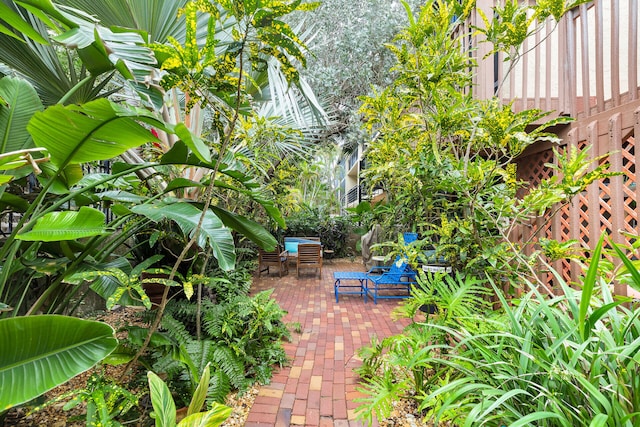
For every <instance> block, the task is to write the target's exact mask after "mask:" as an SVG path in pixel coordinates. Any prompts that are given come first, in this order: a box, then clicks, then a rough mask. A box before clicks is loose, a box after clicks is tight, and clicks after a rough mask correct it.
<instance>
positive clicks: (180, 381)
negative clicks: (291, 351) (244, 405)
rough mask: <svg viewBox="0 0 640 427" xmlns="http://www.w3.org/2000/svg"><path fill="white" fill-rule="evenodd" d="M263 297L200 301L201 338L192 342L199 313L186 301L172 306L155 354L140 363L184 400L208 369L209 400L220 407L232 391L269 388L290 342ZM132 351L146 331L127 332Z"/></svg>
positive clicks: (267, 297) (276, 308)
mask: <svg viewBox="0 0 640 427" xmlns="http://www.w3.org/2000/svg"><path fill="white" fill-rule="evenodd" d="M270 295H271V293H270V292H261V293H259V294H257V295H255V296H253V297H249V296H247V295H245V294H244V293H240V294H238V295H235V296H231V295H228V296H227V297H226V298H227V299H226V300H224V301H218V302H217V303H215V304H214V303H212V302H210V301H206V300H205V301H203V302H202V313H203V315H202V336H201V338H200V339H199V340H197V339H196V333H197V308H196V306H195V305H194V304H192V303H189V302H187V301H176V302H172V303H170V304H169V305H168V306H167V312H166V314H165V316H164V318H163V319H162V331H161V332H157V333H155V334H154V336H153V337H152V340H151V348H152V349H153V351H152V353H151V354H150V357H149V358H146V359H143V360H142V361H143V363H145V365H146V366H147V367H149V368H153V370H155V371H159V372H166V373H167V375H168V378H167V382H168V383H169V384H170V385H171V387H172V389H173V390H176V391H179V393H178V394H180V395H182V396H186V395H188V394H189V393H190V392H192V391H193V387H195V384H196V383H195V381H196V379H197V378H198V377H199V375H200V373H201V372H202V370H203V369H204V367H205V365H206V364H210V365H211V368H212V381H211V384H210V385H209V394H208V399H209V400H210V401H217V402H224V399H225V397H226V396H227V394H228V393H229V391H230V390H232V389H233V390H241V391H243V390H246V389H247V387H249V386H250V385H251V384H252V383H254V382H260V383H267V382H268V381H269V380H270V379H271V374H272V369H273V366H274V365H280V366H281V365H283V364H285V363H286V362H287V357H286V353H285V352H284V349H283V347H282V343H281V340H282V339H288V338H289V331H288V329H287V327H286V325H285V324H284V323H283V322H282V318H283V317H284V314H285V313H284V312H283V311H282V309H281V308H280V307H279V306H278V305H277V303H276V302H275V301H274V300H273V299H272V298H271V297H270ZM128 330H129V342H130V344H131V345H133V347H138V346H139V345H141V344H142V339H143V337H144V333H145V332H144V331H142V330H138V329H137V328H128Z"/></svg>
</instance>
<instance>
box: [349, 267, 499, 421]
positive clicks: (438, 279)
mask: <svg viewBox="0 0 640 427" xmlns="http://www.w3.org/2000/svg"><path fill="white" fill-rule="evenodd" d="M487 293H488V292H487V289H486V286H485V284H484V283H482V282H481V281H479V280H478V279H477V278H474V277H463V276H462V275H460V274H456V275H445V274H443V273H439V274H424V273H422V272H421V273H420V275H419V278H418V285H417V286H416V287H414V289H413V290H412V298H410V299H408V300H406V301H403V303H402V304H401V305H400V306H398V308H397V309H395V310H394V312H393V315H394V316H395V317H407V318H411V319H413V321H414V323H412V324H411V325H409V326H408V327H407V328H405V330H404V331H403V333H402V334H399V335H394V336H391V337H387V338H385V339H384V340H382V341H380V342H378V341H377V340H374V341H372V343H371V345H370V346H368V347H365V348H363V349H361V350H360V352H359V355H360V356H361V357H362V358H363V362H362V366H361V367H360V368H359V369H358V373H359V374H360V375H361V376H362V377H363V378H364V379H365V381H364V385H363V386H362V387H361V388H360V391H361V392H363V393H365V394H366V395H367V397H366V398H364V399H362V400H361V402H363V403H362V405H361V406H360V407H359V408H358V416H359V418H361V419H363V420H365V421H367V422H368V423H371V422H372V420H373V418H372V417H373V415H374V414H376V415H377V416H378V419H384V418H386V417H389V415H390V410H391V408H392V406H391V402H393V401H395V400H398V399H401V398H414V399H416V400H418V402H421V399H422V398H423V396H425V395H426V394H428V393H430V392H431V391H432V390H433V389H434V387H437V386H438V385H439V384H440V381H441V379H442V378H447V376H448V372H449V370H450V368H449V367H448V366H447V364H446V363H445V362H437V361H434V360H435V358H436V357H437V356H438V355H443V354H445V353H446V352H447V348H448V347H449V345H450V343H451V342H458V339H459V334H458V332H457V329H463V330H467V331H475V332H476V333H479V334H482V333H484V332H485V331H486V330H487V326H486V325H487V324H488V323H491V322H493V321H494V320H493V319H492V318H491V316H487V317H484V318H483V319H484V320H482V321H481V320H479V319H480V316H481V315H482V316H486V314H487V313H490V307H489V303H488V301H487V299H486V297H487ZM430 311H431V312H432V313H435V314H429V312H430ZM425 315H426V316H427V324H425V323H424V322H423V321H422V319H419V318H418V316H420V317H421V316H425ZM381 377H382V378H381Z"/></svg>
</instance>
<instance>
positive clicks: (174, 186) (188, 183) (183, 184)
mask: <svg viewBox="0 0 640 427" xmlns="http://www.w3.org/2000/svg"><path fill="white" fill-rule="evenodd" d="M193 187H200V188H202V187H204V185H202V184H201V183H199V182H196V181H192V180H190V179H187V178H176V179H174V180H172V181H171V182H170V183H169V184H168V185H167V188H165V189H164V191H165V192H170V191H175V190H178V189H180V188H193Z"/></svg>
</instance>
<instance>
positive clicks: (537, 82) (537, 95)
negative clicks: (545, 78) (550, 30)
mask: <svg viewBox="0 0 640 427" xmlns="http://www.w3.org/2000/svg"><path fill="white" fill-rule="evenodd" d="M540 34H541V31H538V32H536V49H535V56H534V62H535V65H534V70H535V71H536V72H535V73H534V74H535V79H534V80H535V86H534V88H533V90H534V92H533V93H534V95H533V97H534V100H533V108H538V109H539V108H540V86H542V83H541V82H542V79H541V78H540V76H541V74H542V73H541V71H542V69H543V68H542V66H541V65H542V64H540ZM545 68H549V67H548V66H547V67H545Z"/></svg>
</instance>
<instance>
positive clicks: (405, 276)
mask: <svg viewBox="0 0 640 427" xmlns="http://www.w3.org/2000/svg"><path fill="white" fill-rule="evenodd" d="M415 278H416V272H415V271H413V270H412V269H411V267H409V264H407V263H406V262H404V261H402V260H401V259H400V257H398V258H396V260H395V261H394V262H393V264H391V265H390V266H388V267H374V268H372V269H371V270H369V271H368V272H367V281H366V288H365V289H364V291H365V293H364V302H367V297H368V296H369V295H370V296H371V297H372V298H373V303H374V304H377V303H378V298H393V299H397V298H408V297H409V296H410V295H411V286H412V284H413V283H414V282H415ZM369 283H371V286H370V285H369ZM398 289H400V290H406V291H407V294H406V295H398V294H397V293H393V294H386V293H385V294H382V295H379V292H380V291H391V290H394V291H397V290H398Z"/></svg>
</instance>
